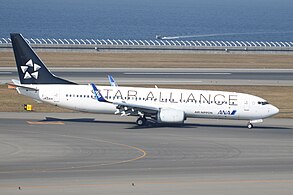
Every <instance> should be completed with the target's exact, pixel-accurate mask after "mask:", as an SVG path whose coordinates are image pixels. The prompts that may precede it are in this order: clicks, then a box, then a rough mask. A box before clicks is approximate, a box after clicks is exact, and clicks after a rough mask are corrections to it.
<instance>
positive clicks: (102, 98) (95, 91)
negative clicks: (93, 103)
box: [91, 83, 108, 102]
mask: <svg viewBox="0 0 293 195" xmlns="http://www.w3.org/2000/svg"><path fill="white" fill-rule="evenodd" d="M91 86H92V88H93V92H94V94H95V97H96V99H97V100H98V101H99V102H108V101H107V100H105V98H104V97H103V96H102V94H101V93H100V91H99V90H98V89H97V87H96V86H95V84H94V83H91Z"/></svg>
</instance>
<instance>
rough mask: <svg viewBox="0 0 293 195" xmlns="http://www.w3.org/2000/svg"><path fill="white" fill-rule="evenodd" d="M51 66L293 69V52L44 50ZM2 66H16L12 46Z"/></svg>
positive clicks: (0, 54)
mask: <svg viewBox="0 0 293 195" xmlns="http://www.w3.org/2000/svg"><path fill="white" fill-rule="evenodd" d="M37 53H38V55H39V56H40V57H41V59H42V60H43V61H44V62H45V63H46V64H47V65H48V66H49V67H96V68H145V67H146V68H248V69H252V68H258V69H266V68H273V69H292V68H293V55H292V53H267V54H259V53H254V54H245V53H243V54H232V53H189V52H181V53H178V52H176V53H175V52H171V53H170V52H159V53H158V52H129V51H128V52H97V51H93V52H58V51H56V52H42V51H39V52H38V50H37ZM0 59H1V60H0V67H8V66H12V67H14V66H15V61H14V56H13V52H12V49H11V50H10V51H5V50H4V51H0Z"/></svg>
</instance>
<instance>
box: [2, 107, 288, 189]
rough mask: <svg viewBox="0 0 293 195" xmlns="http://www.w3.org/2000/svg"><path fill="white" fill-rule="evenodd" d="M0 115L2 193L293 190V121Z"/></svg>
mask: <svg viewBox="0 0 293 195" xmlns="http://www.w3.org/2000/svg"><path fill="white" fill-rule="evenodd" d="M134 121H135V118H131V117H127V118H121V117H119V116H107V115H93V114H82V113H0V133H1V137H0V155H1V158H0V191H1V194H19V193H20V192H21V193H22V194H292V193H293V152H292V151H293V142H292V138H293V121H292V120H290V119H274V118H273V119H268V120H265V122H264V123H262V124H259V125H256V128H254V129H253V130H248V129H247V128H246V126H245V124H246V122H245V121H226V120H203V119H191V120H188V121H187V123H186V124H185V125H184V126H173V127H166V126H148V127H145V128H140V127H137V126H136V125H135V123H134Z"/></svg>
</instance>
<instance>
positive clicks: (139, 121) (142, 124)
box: [136, 117, 146, 126]
mask: <svg viewBox="0 0 293 195" xmlns="http://www.w3.org/2000/svg"><path fill="white" fill-rule="evenodd" d="M136 124H137V126H144V125H145V124H146V119H145V118H142V117H139V118H138V119H137V120H136Z"/></svg>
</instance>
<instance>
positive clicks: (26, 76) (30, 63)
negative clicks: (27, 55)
mask: <svg viewBox="0 0 293 195" xmlns="http://www.w3.org/2000/svg"><path fill="white" fill-rule="evenodd" d="M30 67H31V68H30ZM20 68H21V70H22V73H23V74H24V77H23V78H24V79H31V78H34V79H38V77H39V71H38V70H39V69H40V68H41V66H40V65H38V64H35V63H33V60H32V59H30V60H28V61H27V62H26V63H25V65H22V66H20ZM29 68H30V69H33V72H29V71H28V70H29Z"/></svg>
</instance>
